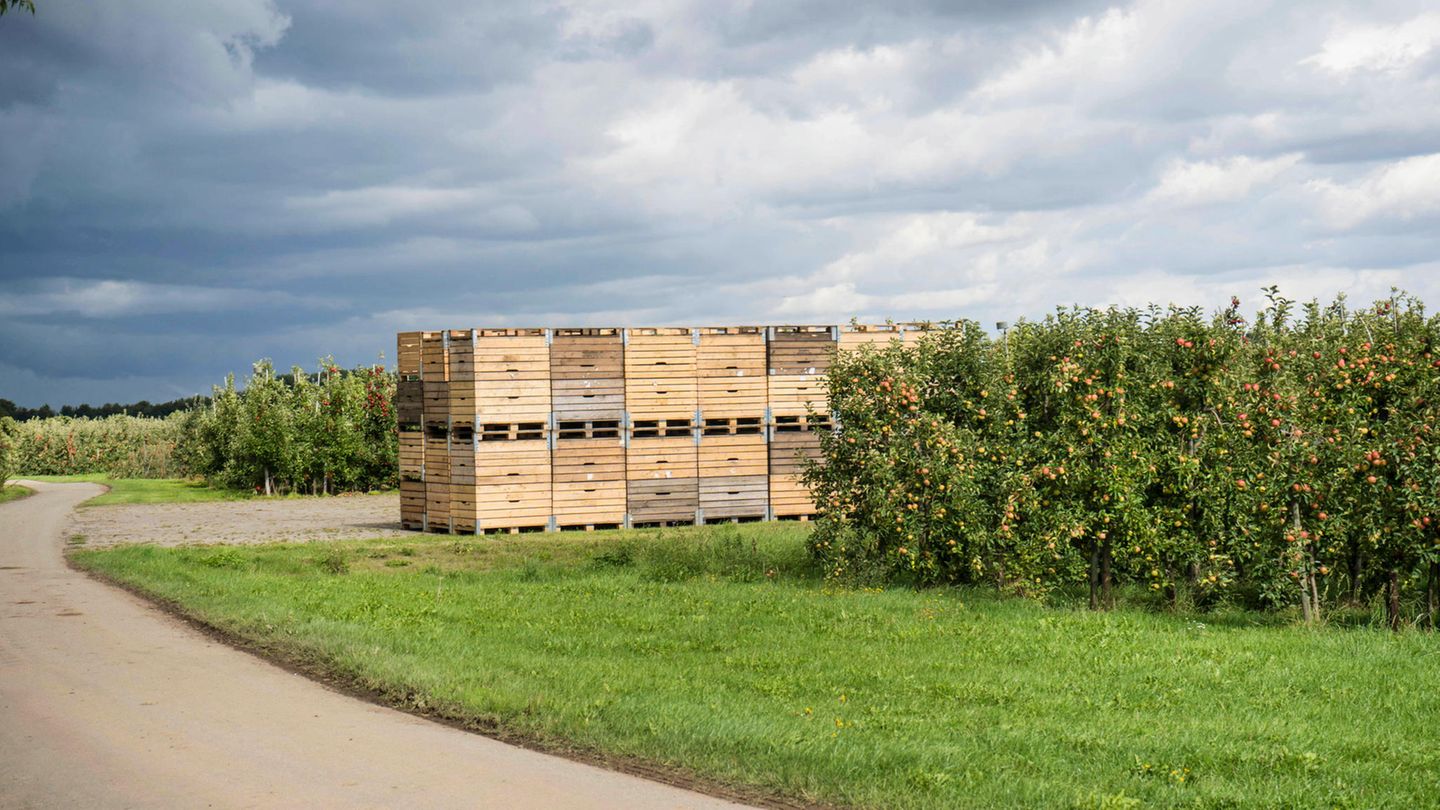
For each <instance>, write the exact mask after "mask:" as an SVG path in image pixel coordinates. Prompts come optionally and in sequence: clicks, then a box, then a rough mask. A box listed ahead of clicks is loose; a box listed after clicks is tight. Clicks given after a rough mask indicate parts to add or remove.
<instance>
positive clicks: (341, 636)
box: [72, 524, 1440, 807]
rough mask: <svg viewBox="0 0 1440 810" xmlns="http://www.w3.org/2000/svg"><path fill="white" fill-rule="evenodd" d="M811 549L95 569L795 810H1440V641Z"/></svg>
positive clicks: (352, 665) (378, 682) (746, 541)
mask: <svg viewBox="0 0 1440 810" xmlns="http://www.w3.org/2000/svg"><path fill="white" fill-rule="evenodd" d="M803 532H804V529H803V527H799V526H795V525H793V524H792V525H785V524H779V525H775V524H770V525H760V526H753V527H752V526H742V527H709V528H703V529H693V530H670V531H665V532H657V531H650V532H629V533H624V534H623V535H619V536H617V535H611V534H596V535H580V536H575V535H559V536H556V535H545V536H523V537H516V538H506V539H500V540H495V539H490V538H467V539H454V538H438V537H433V536H421V537H416V538H415V539H413V540H410V539H405V540H385V541H361V542H346V543H335V544H327V545H324V546H319V545H314V544H310V545H272V546H251V547H206V548H198V547H191V548H155V547H148V546H132V547H122V548H117V549H110V550H96V551H84V550H82V551H76V552H74V553H73V557H72V558H73V559H74V561H75V562H76V564H77V565H79V566H82V567H85V568H88V569H91V570H94V571H96V572H99V573H101V574H103V575H105V576H108V577H112V578H114V579H116V580H118V581H120V582H122V583H125V584H127V585H130V586H132V587H135V588H137V589H140V590H142V591H144V592H147V593H150V594H152V595H154V596H156V597H159V598H161V599H165V600H169V601H171V602H172V603H173V604H175V605H177V606H178V607H179V609H181V610H182V611H184V612H185V613H187V614H188V615H190V616H192V617H195V618H197V619H199V620H201V621H204V622H206V623H208V624H211V625H213V626H215V627H217V628H219V629H221V630H223V631H225V632H227V633H229V634H232V635H233V636H235V637H238V638H239V639H241V640H243V641H245V642H246V643H249V644H253V645H257V646H261V647H263V648H265V649H266V650H268V651H270V652H272V653H274V654H277V655H280V656H282V657H284V658H286V659H288V660H290V661H292V662H297V663H301V664H302V665H304V666H308V667H311V668H312V669H314V668H319V669H322V670H323V671H325V672H326V673H328V674H332V675H335V676H338V677H339V678H341V679H342V680H344V681H346V682H349V683H351V684H352V685H354V686H357V687H359V688H364V689H367V690H374V691H376V692H378V693H380V694H381V695H382V696H383V697H384V699H387V700H389V701H391V702H393V703H397V704H399V705H404V706H408V707H411V708H414V709H418V710H421V711H427V712H431V713H435V714H439V715H443V716H446V717H450V718H454V719H459V720H462V721H464V722H468V723H473V724H475V725H478V726H480V727H484V728H495V729H499V730H501V731H502V732H503V733H506V734H510V735H518V736H523V737H525V738H526V739H529V740H533V741H536V742H538V743H540V744H542V745H547V746H552V747H557V748H569V749H571V750H579V751H585V752H593V753H598V754H603V755H606V756H614V757H621V758H633V759H635V760H639V761H643V762H647V763H654V764H659V765H661V766H668V767H672V768H676V769H678V770H681V771H684V772H688V773H693V774H696V775H698V776H700V777H702V778H705V779H710V780H716V781H718V782H724V783H734V784H744V785H751V786H756V787H758V788H761V789H763V790H765V791H769V792H772V793H774V794H777V795H783V796H790V797H799V798H803V799H808V800H813V801H822V802H830V803H838V804H854V805H863V806H876V807H957V806H959V807H993V806H1013V807H1021V806H1072V807H1091V806H1105V807H1128V806H1141V805H1142V804H1143V805H1159V806H1206V807H1215V806H1229V807H1238V806H1245V807H1250V806H1306V807H1309V806H1330V807H1378V806H1404V805H1415V806H1425V805H1429V804H1431V803H1433V801H1434V798H1435V796H1437V795H1440V726H1437V725H1436V724H1435V718H1436V717H1437V716H1440V640H1437V638H1436V637H1434V636H1431V635H1425V634H1420V633H1402V634H1390V633H1387V632H1382V631H1374V630H1339V629H1329V630H1320V631H1307V630H1302V629H1299V628H1296V627H1292V626H1286V625H1277V624H1276V623H1275V622H1274V621H1272V620H1263V621H1262V620H1258V619H1256V617H1251V616H1248V615H1245V614H1237V615H1229V616H1211V617H1205V618H1202V619H1199V620H1197V619H1196V618H1195V617H1183V616H1175V615H1168V614H1157V613H1146V612H1142V611H1139V610H1134V609H1123V610H1119V611H1116V612H1114V613H1111V614H1094V613H1090V612H1087V611H1082V610H1071V609H1060V608H1054V607H1047V606H1044V605H1041V604H1036V603H1033V602H1026V601H1020V600H1012V599H998V598H995V597H993V596H991V595H990V594H988V593H987V592H983V591H913V590H904V589H891V590H848V589H833V588H831V587H828V586H826V585H825V584H824V583H822V582H819V581H817V580H816V579H814V578H813V575H812V574H811V572H810V567H809V564H808V561H807V560H806V558H805V554H804V551H803V543H802V535H803ZM1427 797H1429V798H1427Z"/></svg>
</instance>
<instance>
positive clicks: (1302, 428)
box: [809, 289, 1440, 627]
mask: <svg viewBox="0 0 1440 810" xmlns="http://www.w3.org/2000/svg"><path fill="white" fill-rule="evenodd" d="M1267 292H1268V298H1269V301H1268V305H1267V306H1266V307H1265V308H1264V309H1263V310H1262V311H1260V312H1259V313H1258V314H1257V315H1255V316H1254V317H1253V318H1250V319H1247V318H1245V317H1242V315H1241V313H1240V302H1239V301H1238V300H1233V299H1232V301H1231V304H1230V306H1229V307H1228V308H1226V309H1224V310H1223V311H1221V312H1219V313H1217V314H1216V315H1214V316H1213V317H1206V316H1205V315H1204V314H1203V313H1202V311H1200V310H1198V309H1175V308H1171V309H1163V310H1162V309H1160V308H1157V307H1151V308H1149V309H1145V310H1136V309H1107V310H1096V309H1070V310H1062V311H1058V312H1057V313H1056V314H1054V315H1052V316H1050V317H1047V318H1045V319H1044V320H1043V321H1039V322H1033V323H1021V324H1019V325H1017V326H1015V327H1014V328H1012V329H1010V330H1008V332H1007V333H1006V334H1005V335H1003V336H1001V337H998V338H992V337H990V336H988V335H987V334H986V333H985V332H984V331H983V330H981V328H980V327H979V326H978V324H975V323H971V322H960V323H956V324H955V325H954V327H955V328H953V329H948V330H942V331H937V332H934V333H932V334H931V335H929V336H927V337H926V338H925V340H923V341H922V342H921V343H920V344H919V345H918V346H916V347H900V346H892V347H889V348H884V349H879V350H865V351H860V352H855V353H847V354H844V355H842V356H840V357H838V358H837V360H836V363H835V365H834V367H832V369H831V373H830V404H831V407H832V409H833V410H834V412H835V416H836V421H837V423H838V425H839V430H838V431H836V432H835V433H834V434H833V435H831V436H828V437H826V439H825V464H824V465H823V466H821V467H816V468H814V469H812V470H811V472H810V473H809V476H810V480H811V483H812V486H813V487H814V489H815V494H816V498H817V501H818V502H819V503H820V504H821V508H822V509H823V510H824V511H825V515H824V517H823V518H822V520H821V524H820V526H819V528H818V530H817V532H816V534H815V535H814V540H813V547H814V552H815V554H816V555H817V556H818V557H819V558H820V559H821V560H823V561H824V563H825V564H826V565H827V567H828V568H829V570H830V572H831V574H832V575H839V576H844V575H846V574H853V573H856V572H859V571H865V570H875V569H879V570H881V571H883V572H886V573H888V574H891V575H902V576H904V577H907V578H912V579H915V580H918V581H920V582H926V583H962V582H993V583H995V584H997V585H999V586H1000V587H1002V588H1005V589H1010V590H1015V591H1021V592H1027V593H1042V592H1047V591H1052V590H1055V589H1062V590H1063V589H1068V588H1075V587H1078V588H1081V589H1088V591H1089V598H1090V603H1091V606H1092V607H1096V608H1101V607H1107V606H1109V605H1110V604H1112V603H1113V599H1114V589H1115V587H1116V586H1117V585H1118V584H1122V583H1123V584H1128V585H1132V586H1139V587H1141V588H1143V589H1145V590H1147V591H1149V592H1153V593H1155V594H1158V595H1161V596H1164V597H1166V598H1169V599H1172V600H1175V601H1181V600H1190V601H1193V602H1195V603H1198V604H1201V605H1204V604H1206V603H1213V602H1215V601H1218V600H1222V599H1228V600H1232V601H1240V602H1243V603H1246V604H1249V605H1262V606H1269V607H1278V608H1286V607H1294V608H1298V609H1299V611H1300V612H1301V613H1302V614H1303V615H1304V617H1305V619H1306V620H1307V621H1315V620H1319V619H1320V618H1321V617H1322V615H1323V614H1324V612H1325V611H1326V610H1329V609H1333V608H1334V607H1336V606H1341V605H1361V604H1369V603H1371V602H1372V601H1374V600H1379V601H1381V602H1383V604H1384V605H1385V609H1386V616H1387V618H1388V620H1389V622H1390V623H1391V625H1392V626H1396V627H1398V626H1400V625H1401V624H1404V623H1411V622H1418V623H1423V624H1433V622H1434V620H1435V617H1436V613H1437V611H1440V433H1437V429H1436V420H1437V417H1440V346H1437V344H1440V319H1436V318H1433V317H1427V316H1426V315H1425V313H1424V310H1423V307H1422V305H1421V303H1420V302H1419V301H1417V300H1415V299H1413V298H1411V297H1409V296H1406V295H1404V294H1401V293H1396V294H1395V295H1394V296H1393V297H1392V298H1391V299H1389V300H1386V301H1382V302H1379V303H1377V304H1375V305H1372V306H1368V307H1364V308H1359V309H1355V308H1351V307H1350V306H1348V305H1347V303H1346V302H1345V301H1344V300H1343V299H1342V300H1339V301H1336V302H1334V303H1332V304H1330V305H1329V306H1321V305H1319V304H1318V303H1311V304H1308V305H1305V306H1303V307H1298V308H1297V307H1296V306H1295V304H1294V303H1293V302H1291V301H1289V300H1287V299H1285V298H1283V297H1281V296H1280V295H1279V294H1278V293H1277V292H1276V291H1275V290H1273V289H1271V290H1269V291H1267Z"/></svg>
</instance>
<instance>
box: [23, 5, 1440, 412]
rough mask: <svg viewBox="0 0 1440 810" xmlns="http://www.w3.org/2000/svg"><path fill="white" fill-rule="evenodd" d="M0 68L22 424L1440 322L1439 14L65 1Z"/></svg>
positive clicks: (41, 17)
mask: <svg viewBox="0 0 1440 810" xmlns="http://www.w3.org/2000/svg"><path fill="white" fill-rule="evenodd" d="M0 71H3V75H5V76H6V82H5V83H4V86H3V87H0V142H3V143H5V144H6V146H7V148H6V149H4V150H0V341H3V342H4V345H6V347H7V352H6V355H5V360H4V361H3V362H0V397H6V398H9V399H14V400H17V401H20V402H22V403H26V404H38V403H40V402H42V401H46V400H48V401H51V402H52V403H55V404H59V403H60V402H62V401H71V402H73V401H78V400H80V399H90V400H96V401H98V400H115V399H127V398H128V399H138V398H142V397H144V398H149V399H164V398H168V397H171V396H178V395H183V394H188V393H194V392H196V391H203V390H205V389H206V387H207V386H208V385H209V384H210V383H212V382H217V381H219V380H220V379H221V378H222V377H223V374H224V373H225V372H227V371H231V370H236V371H242V372H243V371H244V370H245V369H247V368H248V366H249V363H250V361H252V360H254V359H256V358H257V357H262V356H269V357H272V358H273V359H274V360H275V361H276V363H277V364H278V365H281V366H288V365H290V364H292V363H300V364H304V365H312V364H313V363H314V362H315V360H316V359H317V358H318V357H320V356H322V355H326V354H334V355H336V356H337V357H338V358H339V359H340V361H341V362H344V363H356V362H368V361H372V360H373V359H374V358H376V357H377V356H378V355H380V354H382V353H384V354H386V355H387V356H388V355H390V354H391V353H393V349H392V348H391V346H392V345H393V333H394V332H395V331H396V330H400V329H412V328H441V327H447V326H466V325H478V324H482V323H495V324H560V323H564V324H580V323H591V324H593V323H601V322H603V323H615V324H626V323H630V324H633V323H643V322H671V323H674V322H705V321H709V322H717V321H732V322H741V321H751V322H754V321H774V320H784V319H795V320H808V319H816V320H819V319H832V318H835V319H841V320H845V319H848V318H850V317H851V316H860V317H878V318H884V317H895V318H913V317H954V316H970V317H979V318H980V319H981V320H982V321H990V320H994V319H996V318H999V317H1005V318H1014V317H1016V316H1019V315H1023V314H1036V313H1041V312H1044V311H1046V310H1048V309H1049V308H1050V307H1051V306H1052V305H1054V304H1056V303H1061V302H1070V301H1078V302H1082V303H1096V304H1104V303H1122V304H1123V303H1143V302H1145V301H1148V300H1161V301H1167V300H1173V301H1176V302H1178V303H1202V304H1206V305H1214V304H1216V303H1219V302H1223V301H1225V300H1228V297H1229V295H1230V294H1231V293H1239V294H1242V295H1244V296H1247V297H1253V296H1254V295H1255V293H1256V292H1257V291H1258V289H1259V287H1260V286H1262V285H1264V284H1269V283H1280V284H1282V285H1284V286H1285V287H1286V289H1287V290H1289V291H1290V292H1291V293H1292V295H1296V296H1299V297H1306V296H1310V295H1321V296H1329V295H1332V294H1334V293H1336V292H1342V291H1343V292H1347V293H1350V294H1351V295H1352V296H1354V297H1359V298H1365V297H1368V296H1373V295H1379V294H1383V293H1384V292H1385V291H1386V290H1388V289H1389V287H1390V286H1391V285H1397V284H1398V285H1400V286H1404V287H1408V288H1410V289H1412V290H1413V291H1416V292H1419V293H1421V294H1428V295H1429V297H1431V298H1432V299H1434V298H1436V297H1437V293H1440V279H1437V275H1440V261H1437V259H1436V256H1437V255H1440V227H1437V226H1440V191H1437V189H1440V139H1437V136H1436V133H1437V132H1440V14H1437V13H1435V12H1433V11H1432V10H1431V9H1430V7H1429V6H1428V5H1427V4H1426V3H1423V2H1401V1H1399V0H1396V2H1385V3H1378V4H1369V5H1366V6H1358V5H1356V4H1350V3H1341V2H1317V3H1307V4H1295V3H1282V2H1264V1H1263V0H1261V1H1260V2H1256V1H1255V0H1246V2H1237V0H1219V1H1218V2H1203V3H1202V2H1198V0H1197V2H1188V3H1187V2H1133V3H1104V2H1091V1H1090V0H1075V1H1074V2H1038V1H1037V2H1029V1H1027V2H998V1H997V2H963V3H962V2H924V1H923V0H908V1H902V2H898V3H897V2H887V3H880V2H873V3H872V2H861V3H844V2H820V1H819V0H797V2H783V3H749V2H738V1H737V2H733V3H727V2H709V1H708V0H707V1H706V2H695V3H670V2H664V3H660V2H657V3H653V4H637V3H633V2H626V3H614V4H610V5H607V4H604V3H596V2H586V3H564V2H560V3H530V2H523V3H522V2H514V3H485V4H464V3H455V2H442V1H441V0H431V1H428V2H420V3H409V4H406V5H405V6H404V7H397V6H395V4H393V3H382V2H379V1H378V0H364V1H363V2H353V3H334V2H326V1H322V0H304V1H297V2H271V1H270V0H227V2H223V3H205V4H176V3H173V2H166V0H133V2H130V3H126V4H124V5H123V6H106V5H94V4H91V5H89V6H86V7H80V6H77V5H65V4H49V5H47V6H46V7H44V8H42V9H41V10H40V13H39V14H37V15H36V16H35V17H33V18H32V17H30V16H29V15H7V16H6V17H5V18H3V19H0Z"/></svg>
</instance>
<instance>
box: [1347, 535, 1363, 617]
mask: <svg viewBox="0 0 1440 810" xmlns="http://www.w3.org/2000/svg"><path fill="white" fill-rule="evenodd" d="M1349 552H1350V553H1349V554H1347V555H1346V556H1345V568H1346V573H1348V574H1349V575H1350V604H1352V605H1358V604H1360V544H1359V543H1357V542H1355V541H1353V540H1352V541H1350V549H1349Z"/></svg>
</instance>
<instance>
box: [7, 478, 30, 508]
mask: <svg viewBox="0 0 1440 810" xmlns="http://www.w3.org/2000/svg"><path fill="white" fill-rule="evenodd" d="M34 494H35V490H33V489H27V488H25V487H22V486H20V485H19V484H11V485H9V486H5V482H4V481H0V503H5V502H7V501H18V500H20V499H21V498H24V497H26V496H28V495H34Z"/></svg>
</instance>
